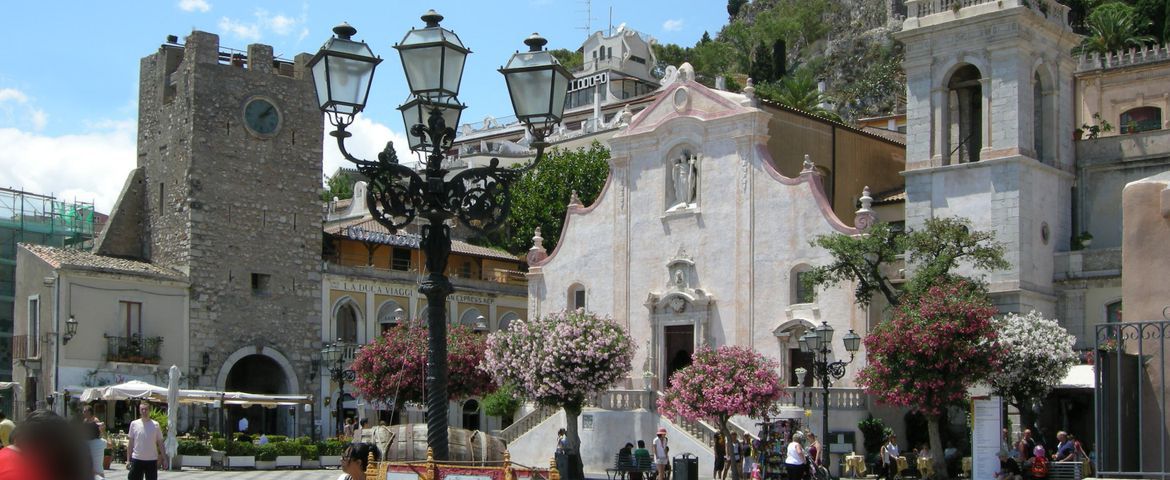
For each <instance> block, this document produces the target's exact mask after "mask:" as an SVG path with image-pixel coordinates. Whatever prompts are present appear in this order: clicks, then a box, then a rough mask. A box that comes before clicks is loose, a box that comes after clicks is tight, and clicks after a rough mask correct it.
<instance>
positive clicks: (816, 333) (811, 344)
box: [800, 321, 861, 445]
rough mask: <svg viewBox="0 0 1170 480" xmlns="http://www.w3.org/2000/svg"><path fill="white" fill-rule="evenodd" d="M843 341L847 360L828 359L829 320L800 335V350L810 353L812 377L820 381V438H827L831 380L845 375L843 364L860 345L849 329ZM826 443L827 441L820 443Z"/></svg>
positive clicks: (830, 346) (844, 364)
mask: <svg viewBox="0 0 1170 480" xmlns="http://www.w3.org/2000/svg"><path fill="white" fill-rule="evenodd" d="M841 340H842V341H843V342H844V343H845V350H846V351H847V352H849V361H843V360H837V361H835V362H830V361H829V354H831V353H832V352H833V327H830V326H829V322H825V321H822V322H821V324H820V325H818V326H817V327H816V328H814V329H812V330H810V331H808V332H807V333H805V334H804V335H803V336H801V337H800V351H801V352H804V353H812V354H813V355H814V356H813V371H812V372H811V373H812V374H813V379H814V380H815V381H819V382H821V388H822V393H821V408H822V413H821V438H823V439H824V441H825V442H827V441H828V440H829V387H831V386H832V385H833V380H840V379H841V377H844V376H845V366H846V365H849V364H850V363H852V362H853V356H854V354H856V353H857V349H858V347H860V346H861V336H860V335H858V334H856V333H854V332H853V329H849V333H846V334H845V337H844V338H842V339H841ZM822 445H827V443H822Z"/></svg>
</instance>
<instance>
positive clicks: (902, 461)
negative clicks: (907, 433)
mask: <svg viewBox="0 0 1170 480" xmlns="http://www.w3.org/2000/svg"><path fill="white" fill-rule="evenodd" d="M908 468H910V463H909V462H907V461H906V457H903V456H899V457H898V473H897V474H896V475H897V476H899V477H901V476H902V472H905V471H906V469H908Z"/></svg>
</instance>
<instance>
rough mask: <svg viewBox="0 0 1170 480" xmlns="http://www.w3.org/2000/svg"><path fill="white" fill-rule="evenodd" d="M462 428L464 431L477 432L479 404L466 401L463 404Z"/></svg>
mask: <svg viewBox="0 0 1170 480" xmlns="http://www.w3.org/2000/svg"><path fill="white" fill-rule="evenodd" d="M463 428H464V429H465V430H479V402H478V401H475V400H468V401H466V402H463Z"/></svg>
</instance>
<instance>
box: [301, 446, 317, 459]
mask: <svg viewBox="0 0 1170 480" xmlns="http://www.w3.org/2000/svg"><path fill="white" fill-rule="evenodd" d="M320 458H321V456H320V455H319V454H318V453H317V446H316V445H307V444H302V445H301V459H304V460H317V459H320Z"/></svg>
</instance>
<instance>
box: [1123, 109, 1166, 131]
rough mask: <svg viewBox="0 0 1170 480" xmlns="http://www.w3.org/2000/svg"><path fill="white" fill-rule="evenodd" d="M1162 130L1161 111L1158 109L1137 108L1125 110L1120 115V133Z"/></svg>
mask: <svg viewBox="0 0 1170 480" xmlns="http://www.w3.org/2000/svg"><path fill="white" fill-rule="evenodd" d="M1161 128H1162V109H1160V108H1158V107H1138V108H1131V109H1129V110H1126V111H1125V112H1124V113H1122V114H1121V133H1122V134H1123V135H1124V134H1127V133H1138V132H1148V131H1150V130H1160V129H1161Z"/></svg>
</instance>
